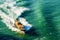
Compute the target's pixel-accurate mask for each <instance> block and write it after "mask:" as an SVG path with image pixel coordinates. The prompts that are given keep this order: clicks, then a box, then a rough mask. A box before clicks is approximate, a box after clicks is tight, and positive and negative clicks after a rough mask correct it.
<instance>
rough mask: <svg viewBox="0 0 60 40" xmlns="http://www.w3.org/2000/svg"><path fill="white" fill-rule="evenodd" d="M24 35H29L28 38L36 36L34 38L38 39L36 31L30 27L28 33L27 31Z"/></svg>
mask: <svg viewBox="0 0 60 40" xmlns="http://www.w3.org/2000/svg"><path fill="white" fill-rule="evenodd" d="M26 34H28V35H30V36H34V37H35V36H36V37H38V36H39V34H38V33H37V31H36V28H34V27H32V28H31V29H30V30H29V31H27V32H26Z"/></svg>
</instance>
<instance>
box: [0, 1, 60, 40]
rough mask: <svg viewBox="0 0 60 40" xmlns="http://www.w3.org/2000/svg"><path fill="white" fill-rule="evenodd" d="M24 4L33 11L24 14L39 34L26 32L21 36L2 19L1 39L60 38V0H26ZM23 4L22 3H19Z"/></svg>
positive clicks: (35, 39) (52, 39)
mask: <svg viewBox="0 0 60 40" xmlns="http://www.w3.org/2000/svg"><path fill="white" fill-rule="evenodd" d="M25 1H27V2H26V3H30V4H27V5H24V4H25V2H24V4H23V2H22V1H20V2H21V3H22V4H23V6H25V7H28V8H30V9H31V11H25V12H23V14H22V15H21V16H23V17H24V18H25V19H26V20H27V21H28V22H29V23H31V24H32V25H33V27H35V29H36V33H37V34H38V36H37V35H31V34H28V35H27V34H26V35H25V36H24V37H21V35H20V34H18V33H16V32H13V31H11V30H9V29H8V27H6V25H5V23H3V22H2V21H0V34H1V37H0V38H1V40H4V39H6V40H8V39H9V40H14V39H15V38H16V40H22V39H23V40H60V0H37V1H36V0H25ZM19 6H21V5H19ZM21 38H22V39H21Z"/></svg>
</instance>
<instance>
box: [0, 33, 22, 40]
mask: <svg viewBox="0 0 60 40" xmlns="http://www.w3.org/2000/svg"><path fill="white" fill-rule="evenodd" d="M0 40H23V39H22V38H18V37H15V36H11V35H7V34H0Z"/></svg>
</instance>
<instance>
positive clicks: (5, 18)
mask: <svg viewBox="0 0 60 40" xmlns="http://www.w3.org/2000/svg"><path fill="white" fill-rule="evenodd" d="M9 4H10V5H12V4H13V2H11V3H7V2H5V3H4V4H2V5H1V6H0V8H2V9H3V10H7V12H8V13H9V15H6V14H5V13H4V12H3V11H1V10H0V16H1V18H2V22H4V23H5V24H6V25H7V27H8V28H9V29H11V30H12V31H16V32H20V33H21V32H22V33H24V32H23V31H21V30H19V29H17V28H16V27H14V22H15V20H16V18H17V17H18V16H20V15H21V14H22V12H24V11H28V10H30V9H29V8H26V7H17V6H13V5H12V6H10V5H9ZM7 6H8V7H10V9H9V8H7ZM25 20H26V19H25ZM26 23H28V22H27V21H26ZM23 24H24V22H23ZM28 25H30V24H28Z"/></svg>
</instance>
